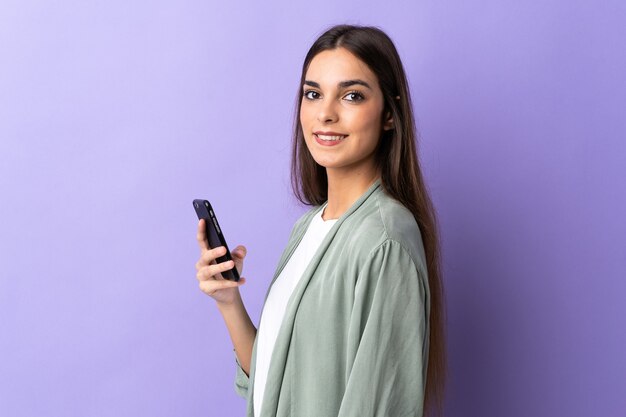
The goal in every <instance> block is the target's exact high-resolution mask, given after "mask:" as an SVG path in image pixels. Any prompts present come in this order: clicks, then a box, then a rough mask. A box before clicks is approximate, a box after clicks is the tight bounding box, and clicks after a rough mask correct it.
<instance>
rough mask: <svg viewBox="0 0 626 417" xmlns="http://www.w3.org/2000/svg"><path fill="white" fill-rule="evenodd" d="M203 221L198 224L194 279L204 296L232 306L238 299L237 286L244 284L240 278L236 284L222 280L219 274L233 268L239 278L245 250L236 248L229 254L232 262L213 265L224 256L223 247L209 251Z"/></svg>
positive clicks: (242, 247)
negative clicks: (198, 256)
mask: <svg viewBox="0 0 626 417" xmlns="http://www.w3.org/2000/svg"><path fill="white" fill-rule="evenodd" d="M204 222H205V221H204V219H201V220H200V221H199V222H198V235H197V239H198V245H199V246H200V259H199V260H198V262H197V263H196V271H198V273H197V274H196V278H197V279H198V281H199V282H200V289H201V290H202V292H204V293H205V294H207V295H209V296H211V297H213V299H214V300H215V301H217V303H218V304H219V305H229V304H233V303H234V302H235V301H236V300H237V299H238V298H239V297H240V295H239V286H240V285H242V284H244V283H245V282H246V279H245V278H243V277H241V278H240V279H239V281H238V282H235V281H230V280H227V279H224V277H223V276H222V274H221V272H224V271H228V270H229V269H232V268H233V267H235V268H237V272H239V275H240V276H241V271H242V270H243V258H245V256H246V248H245V247H244V246H241V245H240V246H237V247H236V248H235V249H234V250H233V251H232V252H231V253H230V254H231V256H232V258H233V261H226V262H222V263H219V264H217V263H215V259H216V258H219V257H220V256H223V255H225V254H226V248H225V247H224V246H218V247H217V248H213V249H210V248H209V246H208V244H207V239H206V232H205V230H206V229H205V224H204Z"/></svg>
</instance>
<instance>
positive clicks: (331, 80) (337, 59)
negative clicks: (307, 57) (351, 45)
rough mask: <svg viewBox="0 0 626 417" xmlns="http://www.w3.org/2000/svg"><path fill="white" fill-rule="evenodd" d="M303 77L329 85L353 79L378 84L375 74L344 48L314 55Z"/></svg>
mask: <svg viewBox="0 0 626 417" xmlns="http://www.w3.org/2000/svg"><path fill="white" fill-rule="evenodd" d="M304 78H305V79H306V80H308V81H316V82H318V83H320V84H321V85H323V84H329V86H334V85H336V84H337V83H339V82H340V81H345V80H354V79H361V80H363V81H366V82H368V83H369V84H370V85H372V86H374V85H378V80H377V78H376V75H375V74H374V73H373V72H372V70H370V69H369V67H368V66H367V64H365V63H364V62H363V61H361V60H360V59H359V58H357V57H356V56H355V55H354V54H352V53H351V52H350V51H348V50H347V49H345V48H336V49H330V50H326V51H322V52H320V53H319V54H317V55H315V57H313V59H312V60H311V63H310V64H309V68H308V69H307V71H306V74H305V77H304Z"/></svg>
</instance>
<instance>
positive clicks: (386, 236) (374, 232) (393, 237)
mask: <svg viewBox="0 0 626 417" xmlns="http://www.w3.org/2000/svg"><path fill="white" fill-rule="evenodd" d="M341 229H343V230H341V232H342V234H346V235H348V236H349V238H348V239H347V241H346V243H349V244H350V246H351V247H352V250H351V252H352V253H351V255H352V256H353V257H354V258H358V259H359V260H360V261H361V262H363V261H365V260H366V259H368V258H370V257H371V256H372V255H373V254H374V253H375V252H376V251H380V250H389V249H393V250H394V251H398V252H399V255H401V256H407V257H410V258H411V261H412V262H413V263H414V264H415V265H416V267H417V268H418V269H422V268H423V269H424V270H425V265H426V259H425V253H424V246H423V242H422V235H421V232H420V229H419V226H418V224H417V222H416V221H415V217H413V213H411V211H409V210H408V209H407V208H406V207H405V206H404V205H402V203H400V202H399V201H397V200H396V199H394V198H393V197H391V196H390V195H388V194H387V193H386V192H385V191H384V189H383V187H382V186H381V187H379V188H378V189H377V190H376V191H375V192H374V193H372V195H371V196H370V197H369V198H368V199H367V201H366V202H365V204H363V205H362V206H361V207H359V209H358V210H356V211H355V212H354V213H352V215H351V216H350V217H349V218H347V219H346V221H345V222H344V224H342V225H341Z"/></svg>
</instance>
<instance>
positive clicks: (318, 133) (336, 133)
mask: <svg viewBox="0 0 626 417" xmlns="http://www.w3.org/2000/svg"><path fill="white" fill-rule="evenodd" d="M313 134H315V135H325V136H348V135H346V134H345V133H339V132H323V131H321V130H318V131H316V132H313Z"/></svg>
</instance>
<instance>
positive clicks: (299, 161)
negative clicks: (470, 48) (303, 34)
mask: <svg viewBox="0 0 626 417" xmlns="http://www.w3.org/2000/svg"><path fill="white" fill-rule="evenodd" d="M339 47H341V48H346V49H347V50H348V51H350V52H351V53H352V54H354V55H355V56H356V57H358V58H359V59H360V60H361V61H363V62H364V63H365V64H367V66H368V67H369V68H370V69H371V70H372V72H374V73H375V74H376V76H377V78H378V83H379V85H380V88H381V90H382V92H383V97H384V103H385V105H384V110H383V115H385V114H391V116H392V117H393V121H394V122H393V126H394V128H393V129H391V130H387V131H383V133H382V137H381V140H380V141H379V145H378V148H377V151H376V162H377V164H378V167H379V168H380V172H381V185H382V186H383V189H384V190H385V192H387V194H389V195H391V196H392V197H393V198H395V199H396V200H398V201H400V202H401V203H402V204H403V205H404V206H405V207H406V208H407V209H409V210H410V211H411V213H413V216H414V217H415V220H416V221H417V224H418V226H419V229H420V232H421V234H422V241H423V244H424V250H425V252H426V263H427V268H428V285H429V288H430V296H431V300H430V303H431V305H430V323H429V324H430V326H429V327H430V334H429V338H430V342H429V343H430V348H429V353H428V370H427V377H426V392H425V399H424V410H425V413H426V414H430V413H432V414H433V415H441V414H442V410H443V398H444V387H445V373H446V344H445V330H444V323H445V303H444V292H443V283H442V279H441V268H440V264H439V262H440V248H439V239H438V232H437V219H436V215H435V210H434V207H433V204H432V202H431V199H430V196H429V194H428V191H427V189H426V185H425V183H424V179H423V177H422V172H421V169H420V164H419V159H418V157H417V150H416V139H417V134H416V129H415V120H414V118H413V109H412V105H411V97H410V94H409V87H408V82H407V79H406V75H405V72H404V68H403V66H402V62H401V60H400V56H399V55H398V51H397V50H396V47H395V45H394V44H393V42H392V40H391V39H390V38H389V37H388V36H387V35H386V34H385V33H384V32H383V31H382V30H380V29H378V28H376V27H367V26H353V25H338V26H333V27H331V28H330V29H328V30H327V31H326V32H324V33H323V34H322V35H321V36H320V37H319V38H318V39H317V40H316V41H315V42H314V43H313V45H312V46H311V49H309V52H308V53H307V55H306V57H305V59H304V64H303V65H302V75H301V78H300V85H299V88H298V94H297V99H296V112H295V113H296V116H295V120H294V131H293V148H292V160H291V183H292V187H293V190H294V193H295V195H296V197H297V198H298V200H300V202H302V203H303V204H306V205H320V204H322V203H324V202H325V201H326V200H327V198H328V178H327V176H326V169H325V168H324V167H322V166H321V165H318V164H317V163H316V162H315V160H314V159H313V157H312V156H311V154H310V152H309V150H308V148H307V147H306V143H305V141H304V136H303V132H302V125H301V124H300V102H301V98H302V92H301V91H302V86H303V84H304V77H305V75H306V71H307V69H308V67H309V64H310V63H311V61H312V60H313V58H314V57H315V56H316V55H317V54H318V53H320V52H322V51H325V50H330V49H336V48H339ZM383 120H384V119H383Z"/></svg>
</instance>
